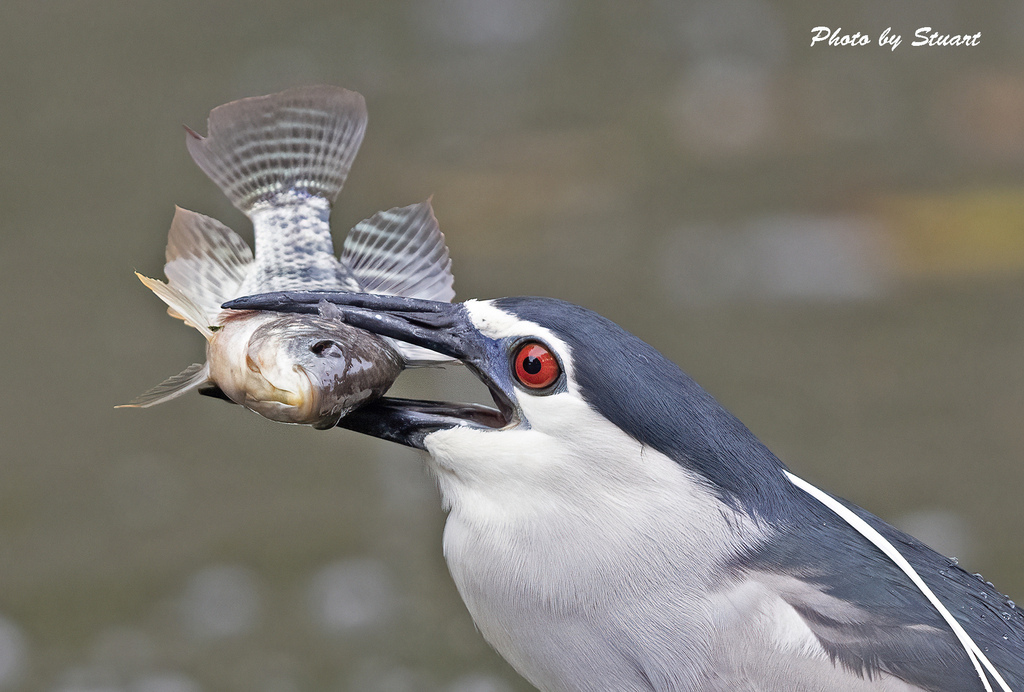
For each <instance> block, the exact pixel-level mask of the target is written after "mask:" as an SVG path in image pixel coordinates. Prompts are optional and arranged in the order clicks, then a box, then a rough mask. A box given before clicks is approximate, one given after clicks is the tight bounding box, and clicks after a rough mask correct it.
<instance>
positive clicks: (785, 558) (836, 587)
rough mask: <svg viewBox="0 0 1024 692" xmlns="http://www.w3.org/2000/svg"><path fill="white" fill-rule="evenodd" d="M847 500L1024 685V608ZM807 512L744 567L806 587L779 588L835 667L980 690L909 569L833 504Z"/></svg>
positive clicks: (951, 689)
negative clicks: (833, 511)
mask: <svg viewBox="0 0 1024 692" xmlns="http://www.w3.org/2000/svg"><path fill="white" fill-rule="evenodd" d="M844 504H846V505H847V507H849V508H850V509H851V510H853V511H854V512H856V513H857V514H858V515H859V516H860V517H861V518H862V519H864V520H865V521H867V522H868V523H869V524H870V525H871V526H872V527H874V528H875V529H876V530H877V531H878V532H879V533H881V534H882V535H883V536H885V538H886V539H887V540H889V541H890V542H891V543H892V544H893V545H894V546H896V548H897V549H898V550H899V551H900V553H902V554H903V555H904V557H906V559H907V560H908V561H909V562H910V563H911V564H912V565H913V566H914V568H915V569H916V570H917V571H918V573H919V574H920V575H921V577H922V578H923V579H924V581H925V582H926V583H927V584H928V586H929V587H930V588H931V589H932V590H933V591H934V592H935V594H936V596H937V597H938V598H939V600H941V601H942V602H943V603H944V604H945V605H946V606H947V608H949V610H950V611H951V612H952V613H953V615H954V616H955V617H956V619H957V620H958V621H959V622H960V624H961V625H962V626H963V628H964V629H965V630H966V631H967V633H968V634H969V635H970V636H971V638H972V639H973V640H974V641H975V642H976V643H977V644H978V645H979V646H980V647H981V648H982V649H983V650H984V651H985V653H986V655H987V656H988V657H989V659H990V660H991V661H992V663H993V665H995V667H996V668H997V669H998V670H999V673H1000V675H1002V676H1003V678H1004V679H1005V680H1006V682H1007V684H1009V686H1010V687H1011V688H1012V689H1017V690H1020V689H1024V615H1022V613H1021V612H1020V611H1019V610H1018V609H1017V608H1016V607H1015V606H1013V604H1012V602H1011V601H1009V600H1008V599H1007V598H1006V597H1005V596H1003V595H1002V594H1000V593H999V592H998V591H996V590H995V589H994V588H993V587H992V585H991V584H989V583H987V582H985V581H983V580H981V579H980V578H978V577H977V576H974V575H971V574H968V573H967V572H965V571H964V570H963V569H961V568H960V567H958V566H957V565H956V563H955V561H952V560H949V559H947V558H945V557H943V556H941V555H939V554H938V553H936V552H935V551H933V550H931V549H930V548H928V547H927V546H925V545H924V544H922V543H921V542H920V541H918V540H916V539H914V538H913V537H911V536H908V535H906V534H904V533H902V532H900V531H898V530H896V529H895V528H893V527H892V526H889V525H888V524H886V523H885V522H883V521H882V520H880V519H878V518H877V517H875V516H873V515H871V514H870V513H869V512H867V511H865V510H863V509H860V508H859V507H856V506H855V505H852V504H849V503H844ZM804 512H805V513H806V514H807V516H801V517H795V518H794V519H793V520H792V524H790V525H787V526H781V527H778V528H779V529H780V530H779V531H778V532H777V533H775V534H774V535H773V536H772V537H771V538H770V539H768V540H766V541H765V542H764V543H762V544H761V545H759V546H758V547H756V548H755V549H753V550H752V551H750V552H749V553H747V554H746V555H744V556H743V557H741V558H740V559H739V560H737V561H736V565H737V567H739V566H740V565H742V566H743V568H742V569H743V570H744V571H747V570H755V571H756V572H760V573H761V574H771V575H774V576H775V578H777V579H783V578H789V579H793V580H796V582H798V583H800V584H802V587H801V589H789V590H784V589H779V593H780V594H781V596H782V597H783V598H784V599H785V600H786V602H787V603H789V604H790V605H791V606H792V607H793V609H794V610H795V611H796V612H797V613H798V614H799V616H800V617H801V619H802V620H803V622H805V623H806V625H807V626H808V628H809V629H810V630H811V631H812V632H813V633H814V635H815V637H816V639H817V640H818V641H819V642H820V643H821V645H822V647H824V649H825V651H826V652H827V654H828V656H829V657H830V658H831V659H832V660H833V661H835V663H836V664H837V666H840V667H842V668H843V669H845V670H846V671H848V672H850V673H852V674H854V675H855V676H857V677H858V678H860V679H865V680H871V679H874V678H878V677H880V676H885V675H888V676H892V677H895V678H898V679H901V680H904V681H906V682H907V683H908V684H910V685H913V686H916V687H918V688H920V689H922V690H928V691H929V692H973V691H977V692H982V690H984V686H983V685H982V683H981V680H980V678H979V676H978V674H977V672H976V670H975V668H974V665H973V664H972V663H971V661H970V659H969V658H968V656H967V653H966V652H965V651H964V648H963V646H962V645H961V644H960V642H959V641H958V640H957V639H956V637H955V636H954V634H953V632H952V631H951V630H950V628H949V626H948V624H946V622H945V621H944V620H943V619H942V618H941V616H940V615H939V614H938V611H937V610H936V609H935V608H934V607H933V606H932V605H931V604H930V603H929V602H928V601H927V600H926V599H925V597H924V596H923V595H922V594H921V593H920V591H918V590H917V588H916V587H915V586H913V584H912V583H911V582H910V580H909V579H908V578H907V576H906V575H905V574H903V572H902V571H900V570H899V568H897V567H896V566H895V565H894V564H893V563H892V562H891V561H890V560H889V559H888V558H886V557H884V556H882V554H881V552H880V551H878V549H877V548H875V547H874V546H873V545H871V544H870V543H868V542H867V541H866V540H865V539H864V538H863V537H862V536H860V534H858V533H856V532H855V531H854V530H853V529H852V528H850V527H849V526H847V525H845V524H840V523H837V520H836V519H835V517H834V516H830V515H829V514H828V513H827V510H826V511H821V510H819V509H818V508H816V507H810V508H807V509H805V510H804ZM993 689H998V688H997V687H993Z"/></svg>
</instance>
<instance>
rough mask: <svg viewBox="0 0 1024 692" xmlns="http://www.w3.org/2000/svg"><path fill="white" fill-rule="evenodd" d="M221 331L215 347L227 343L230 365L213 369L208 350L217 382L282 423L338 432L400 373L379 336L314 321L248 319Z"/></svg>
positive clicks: (234, 396) (236, 398)
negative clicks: (345, 419) (346, 419)
mask: <svg viewBox="0 0 1024 692" xmlns="http://www.w3.org/2000/svg"><path fill="white" fill-rule="evenodd" d="M268 317H269V319H268ZM246 321H249V322H252V323H253V324H254V325H255V326H254V327H253V326H252V325H246V324H245V322H246ZM232 331H233V332H237V334H235V335H234V336H233V335H232V333H231V332H232ZM222 332H224V333H222ZM222 332H218V334H217V340H220V339H224V340H225V346H227V348H225V349H223V350H224V351H225V353H224V356H225V357H226V359H227V360H228V361H233V363H232V364H231V365H230V366H229V367H226V368H216V367H214V365H215V363H214V357H213V355H214V354H213V351H214V350H215V349H213V348H211V349H210V361H211V374H212V376H213V379H214V380H215V381H217V383H218V385H219V386H220V387H221V389H222V390H223V391H224V392H225V394H227V395H228V396H229V397H230V398H231V399H232V400H233V401H236V402H237V403H240V404H242V405H243V406H245V407H246V408H249V409H251V410H253V411H255V412H256V413H259V414H260V415H262V416H264V417H266V418H270V419H271V420H275V421H280V422H284V423H299V424H305V425H312V426H313V427H316V428H330V427H333V426H334V425H336V424H337V422H338V420H339V419H340V418H341V417H342V416H344V415H345V414H346V413H348V412H349V411H350V410H352V409H353V408H355V407H357V406H359V405H360V404H362V403H365V402H367V401H370V400H372V399H374V398H376V397H379V396H381V395H382V394H383V393H384V392H385V391H387V389H388V388H389V387H390V386H391V384H392V383H393V382H394V380H395V378H396V377H398V373H399V372H401V370H402V366H403V364H402V360H401V357H400V356H399V355H398V354H397V352H396V351H395V350H394V349H393V348H391V347H390V346H389V345H388V344H387V343H386V342H385V341H384V340H383V339H381V338H380V337H379V336H376V335H374V334H370V333H369V332H366V331H363V330H361V329H356V328H355V327H350V326H348V325H346V324H343V323H341V322H338V321H335V320H328V319H324V318H321V317H319V316H316V315H273V316H268V315H267V314H266V313H248V315H247V316H246V315H242V316H240V317H235V318H233V319H231V320H229V321H228V322H227V323H226V324H225V325H224V328H223V329H222ZM242 342H244V347H242V346H243V344H242ZM211 346H212V344H211ZM240 347H241V348H240ZM221 372H223V373H224V374H225V377H224V378H223V379H225V380H228V382H226V383H222V382H221V381H220V380H221V379H222V378H221V377H220V376H219V375H220V374H221ZM225 384H228V386H225Z"/></svg>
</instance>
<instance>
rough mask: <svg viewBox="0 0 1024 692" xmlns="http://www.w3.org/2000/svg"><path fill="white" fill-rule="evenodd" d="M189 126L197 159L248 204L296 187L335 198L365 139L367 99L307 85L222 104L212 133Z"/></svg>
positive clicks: (235, 199) (239, 203)
mask: <svg viewBox="0 0 1024 692" xmlns="http://www.w3.org/2000/svg"><path fill="white" fill-rule="evenodd" d="M185 129H186V132H187V134H186V137H185V144H186V145H187V146H188V151H189V153H190V154H191V155H192V159H193V160H194V161H195V162H196V163H197V164H198V165H199V167H200V168H202V169H203V171H204V172H205V173H206V174H207V175H208V176H210V179H212V180H213V182H215V183H216V184H217V185H218V187H220V189H221V190H223V192H224V194H225V195H227V196H228V198H229V199H230V200H231V203H232V204H234V205H235V206H236V207H238V208H239V209H240V210H242V212H244V213H246V214H248V213H249V210H250V209H252V207H253V206H254V205H256V204H257V203H259V202H264V201H268V200H270V199H271V198H273V197H274V196H275V195H277V194H279V193H282V192H288V191H294V192H297V193H300V194H308V195H315V196H318V197H323V198H325V199H327V200H328V201H329V202H330V201H333V200H334V198H335V197H337V195H338V192H339V191H340V190H341V186H342V185H344V183H345V178H346V176H347V175H348V171H349V169H350V168H351V167H352V160H353V159H355V156H356V152H357V151H358V150H359V145H360V144H361V143H362V141H363V134H364V133H365V131H366V102H365V101H364V100H363V97H362V96H361V95H360V94H358V93H356V92H354V91H348V90H347V89H342V88H340V87H334V86H305V87H299V88H297V89H289V90H287V91H282V92H280V93H278V94H271V95H269V96H256V97H253V98H246V99H241V100H239V101H232V102H231V103H227V104H224V105H223V106H218V107H217V108H214V109H213V110H212V111H210V119H209V122H208V124H207V130H208V132H209V134H208V135H207V136H206V137H202V136H200V135H199V134H198V133H196V132H194V131H193V130H190V129H188V128H185Z"/></svg>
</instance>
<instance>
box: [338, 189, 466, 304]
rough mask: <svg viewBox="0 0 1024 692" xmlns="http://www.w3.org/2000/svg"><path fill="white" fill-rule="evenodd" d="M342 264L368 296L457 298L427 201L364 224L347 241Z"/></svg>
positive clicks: (440, 235)
mask: <svg viewBox="0 0 1024 692" xmlns="http://www.w3.org/2000/svg"><path fill="white" fill-rule="evenodd" d="M341 262H342V264H344V265H345V266H347V267H348V268H349V269H351V270H352V273H353V274H355V276H356V279H357V280H358V281H359V284H360V286H361V288H362V289H363V290H364V291H366V292H368V293H388V294H391V295H397V296H406V297H408V298H424V299H427V300H440V301H445V302H449V301H451V299H452V298H454V297H455V290H454V289H453V288H452V284H453V282H454V277H452V261H451V259H450V258H449V257H448V247H447V246H446V245H445V242H444V233H442V232H441V229H440V228H439V227H438V224H437V218H435V217H434V210H433V209H432V208H431V206H430V200H429V199H428V200H426V201H425V202H420V203H419V204H411V205H409V206H407V207H398V208H395V209H389V210H388V211H380V212H377V213H376V214H374V215H373V216H371V217H370V218H368V219H366V220H365V221H360V222H359V223H358V224H356V226H355V228H353V229H352V230H351V231H349V234H348V236H347V237H346V238H345V245H344V249H343V250H342V253H341Z"/></svg>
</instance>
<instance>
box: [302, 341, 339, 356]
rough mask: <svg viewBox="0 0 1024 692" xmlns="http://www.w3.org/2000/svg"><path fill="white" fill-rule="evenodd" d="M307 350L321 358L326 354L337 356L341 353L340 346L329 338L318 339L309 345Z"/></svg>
mask: <svg viewBox="0 0 1024 692" xmlns="http://www.w3.org/2000/svg"><path fill="white" fill-rule="evenodd" d="M309 350H310V351H312V352H313V353H315V354H316V355H318V356H320V357H321V358H323V357H326V356H333V357H335V358H337V357H338V356H340V355H341V347H340V346H338V344H337V343H336V342H334V341H330V340H324V341H318V342H316V343H315V344H313V345H312V346H310V347H309Z"/></svg>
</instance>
